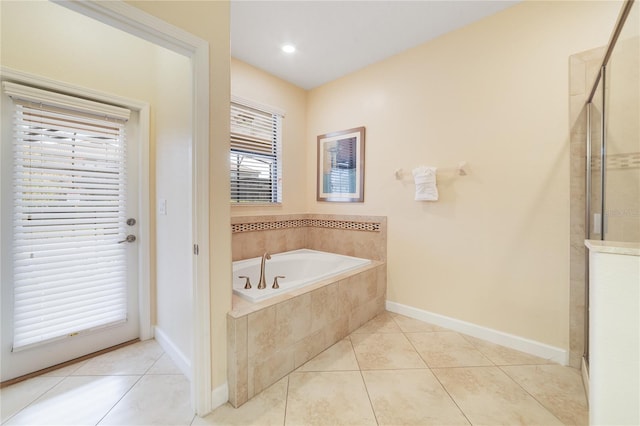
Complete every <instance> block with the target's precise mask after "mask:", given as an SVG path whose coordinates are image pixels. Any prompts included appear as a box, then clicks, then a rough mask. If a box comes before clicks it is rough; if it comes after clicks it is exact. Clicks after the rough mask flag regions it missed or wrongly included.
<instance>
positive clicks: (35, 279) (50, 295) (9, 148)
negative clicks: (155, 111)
mask: <svg viewBox="0 0 640 426" xmlns="http://www.w3.org/2000/svg"><path fill="white" fill-rule="evenodd" d="M136 121H137V114H136V113H135V112H132V111H129V110H127V109H124V108H121V107H114V106H111V105H107V104H103V103H98V102H94V101H90V100H86V99H83V98H78V97H71V96H68V95H66V94H60V93H55V92H49V91H43V90H40V89H35V88H33V87H29V86H25V85H22V84H13V83H11V82H7V81H4V82H3V90H2V146H1V149H2V151H1V155H0V165H1V169H0V173H1V177H2V186H1V191H2V204H1V206H0V211H1V216H0V223H1V226H2V227H1V235H2V246H1V254H2V262H1V277H2V303H1V309H2V311H1V316H2V348H1V355H2V363H1V366H2V372H1V374H2V377H1V378H2V381H5V380H8V379H11V378H15V377H19V376H21V375H24V374H28V373H30V372H34V371H37V370H40V369H43V368H46V367H49V366H52V365H56V364H59V363H62V362H65V361H68V360H71V359H74V358H77V357H80V356H82V355H86V354H89V353H92V352H95V351H98V350H100V349H104V348H107V347H110V346H113V345H116V344H118V343H122V342H125V341H128V340H132V339H135V338H136V337H138V336H139V329H140V327H139V324H140V320H139V314H138V283H137V277H138V270H137V269H138V265H137V259H138V244H137V241H136V240H137V232H136V231H137V228H138V222H137V211H136V210H137V206H138V202H137V200H138V183H137V181H136V176H137V175H138V173H137V163H138V152H137V143H136V142H135V141H136V138H137V125H136Z"/></svg>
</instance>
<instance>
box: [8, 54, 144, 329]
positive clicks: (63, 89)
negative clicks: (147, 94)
mask: <svg viewBox="0 0 640 426" xmlns="http://www.w3.org/2000/svg"><path fill="white" fill-rule="evenodd" d="M0 80H2V81H11V82H14V83H20V84H24V85H27V86H36V87H39V88H42V89H45V90H50V91H53V92H57V93H64V94H68V95H72V96H78V97H89V98H91V99H92V100H95V101H99V102H103V103H106V104H111V105H122V106H124V107H126V108H128V109H130V110H133V111H136V113H137V114H138V131H137V132H138V141H137V142H138V150H139V155H138V157H139V158H138V164H136V167H137V169H138V173H137V179H138V205H137V211H138V214H137V218H138V232H137V234H138V237H137V244H138V256H137V259H136V261H137V262H138V274H137V277H136V279H137V281H138V285H137V287H138V316H139V322H140V325H139V334H140V340H147V339H150V338H152V337H153V329H152V326H151V287H150V281H149V277H150V259H149V253H150V250H149V246H150V244H149V232H150V229H149V156H148V155H143V153H145V152H148V151H149V108H150V106H149V104H148V103H146V102H142V101H138V100H133V99H129V98H124V97H121V96H117V95H112V94H106V93H104V92H100V91H97V90H93V89H90V88H84V87H79V86H76V85H73V84H68V83H64V82H61V81H57V80H53V79H50V78H47V77H44V76H40V75H36V74H31V73H28V72H24V71H19V70H16V69H13V68H9V67H5V66H3V67H1V68H0Z"/></svg>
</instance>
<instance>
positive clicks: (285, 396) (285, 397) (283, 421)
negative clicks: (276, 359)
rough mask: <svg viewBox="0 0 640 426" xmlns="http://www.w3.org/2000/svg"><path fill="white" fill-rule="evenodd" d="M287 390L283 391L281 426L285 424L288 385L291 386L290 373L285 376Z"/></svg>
mask: <svg viewBox="0 0 640 426" xmlns="http://www.w3.org/2000/svg"><path fill="white" fill-rule="evenodd" d="M286 377H287V388H286V389H285V391H284V413H282V426H285V425H286V424H287V407H288V406H289V385H290V384H291V373H289V374H287V376H286Z"/></svg>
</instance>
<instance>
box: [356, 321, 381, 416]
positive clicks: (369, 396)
mask: <svg viewBox="0 0 640 426" xmlns="http://www.w3.org/2000/svg"><path fill="white" fill-rule="evenodd" d="M351 334H353V333H351ZM349 344H350V345H351V350H352V351H353V356H354V358H355V359H356V364H358V372H359V373H360V379H361V380H362V385H363V386H364V391H365V392H366V393H367V399H368V400H369V407H371V412H372V413H373V418H374V420H375V421H376V424H377V425H379V424H380V422H379V421H378V416H377V415H376V409H375V407H374V406H373V402H372V401H371V395H370V394H369V388H368V387H367V381H366V380H365V379H364V374H362V368H361V367H360V362H359V361H358V356H357V355H356V349H355V347H354V346H353V342H352V341H351V337H350V336H349Z"/></svg>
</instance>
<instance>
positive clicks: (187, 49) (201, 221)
mask: <svg viewBox="0 0 640 426" xmlns="http://www.w3.org/2000/svg"><path fill="white" fill-rule="evenodd" d="M52 1H53V2H54V3H57V4H59V5H61V6H64V7H66V8H69V9H71V10H74V11H76V12H78V13H81V14H83V15H85V16H89V17H92V18H94V19H97V20H98V21H100V22H102V23H105V24H108V25H111V26H112V27H115V28H118V29H120V30H123V31H125V32H127V33H129V34H133V35H135V36H138V37H140V38H143V39H145V40H147V41H150V42H152V43H155V44H157V45H159V46H162V47H165V48H167V49H169V50H172V51H174V52H176V53H179V54H182V55H184V56H187V57H188V58H190V59H191V66H192V77H193V88H192V102H193V123H192V126H193V140H192V152H193V155H192V158H193V165H192V166H193V167H192V169H193V172H192V173H193V176H192V179H193V197H192V198H193V205H192V215H193V218H192V223H193V244H194V248H195V246H197V247H198V254H197V255H195V254H194V256H193V281H194V282H193V300H194V306H193V308H194V309H193V310H194V318H193V324H194V330H193V344H194V347H193V359H192V360H191V368H192V378H193V379H192V380H191V399H192V401H193V406H194V408H195V411H196V413H197V414H198V415H200V416H203V415H206V414H207V413H209V412H210V411H211V324H210V318H211V315H210V309H211V306H210V294H209V43H208V42H207V41H205V40H203V39H201V38H199V37H196V36H194V35H193V34H190V33H188V32H186V31H184V30H182V29H181V28H178V27H175V26H173V25H171V24H169V23H167V22H165V21H163V20H161V19H159V18H157V17H155V16H152V15H150V14H148V13H146V12H143V11H142V10H140V9H138V8H136V7H133V6H131V5H128V4H126V3H124V2H122V1H109V2H94V1H79V0H52ZM147 212H148V211H147Z"/></svg>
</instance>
